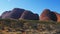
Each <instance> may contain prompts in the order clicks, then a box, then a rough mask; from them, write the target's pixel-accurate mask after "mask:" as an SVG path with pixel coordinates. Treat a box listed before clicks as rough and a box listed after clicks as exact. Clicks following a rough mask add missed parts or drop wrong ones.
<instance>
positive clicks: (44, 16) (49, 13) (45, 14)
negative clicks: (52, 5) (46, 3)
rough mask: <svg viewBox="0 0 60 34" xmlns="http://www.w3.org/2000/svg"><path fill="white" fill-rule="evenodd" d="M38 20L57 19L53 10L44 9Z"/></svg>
mask: <svg viewBox="0 0 60 34" xmlns="http://www.w3.org/2000/svg"><path fill="white" fill-rule="evenodd" d="M40 20H41V21H57V16H56V14H55V13H54V12H52V11H50V10H49V9H45V10H43V12H42V14H41V15H40Z"/></svg>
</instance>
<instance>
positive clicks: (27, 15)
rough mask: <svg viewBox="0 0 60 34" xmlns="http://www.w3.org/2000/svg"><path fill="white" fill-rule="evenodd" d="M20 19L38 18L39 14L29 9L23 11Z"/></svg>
mask: <svg viewBox="0 0 60 34" xmlns="http://www.w3.org/2000/svg"><path fill="white" fill-rule="evenodd" d="M20 19H26V20H38V19H39V16H38V14H34V13H32V12H31V11H27V10H26V11H24V12H23V14H22V16H21V18H20Z"/></svg>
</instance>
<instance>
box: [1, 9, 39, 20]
mask: <svg viewBox="0 0 60 34" xmlns="http://www.w3.org/2000/svg"><path fill="white" fill-rule="evenodd" d="M1 17H2V19H6V18H8V19H19V18H21V19H28V20H38V19H39V16H38V14H34V13H32V12H31V11H27V10H24V9H20V8H14V9H13V10H11V11H5V12H4V13H3V14H2V15H1Z"/></svg>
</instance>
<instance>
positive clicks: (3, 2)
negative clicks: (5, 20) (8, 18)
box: [0, 0, 60, 15]
mask: <svg viewBox="0 0 60 34" xmlns="http://www.w3.org/2000/svg"><path fill="white" fill-rule="evenodd" d="M13 8H23V9H26V10H31V11H32V12H33V13H38V14H41V12H42V11H43V9H45V8H48V9H50V10H53V11H56V12H58V13H60V0H0V15H1V14H2V13H3V12H4V11H7V10H12V9H13Z"/></svg>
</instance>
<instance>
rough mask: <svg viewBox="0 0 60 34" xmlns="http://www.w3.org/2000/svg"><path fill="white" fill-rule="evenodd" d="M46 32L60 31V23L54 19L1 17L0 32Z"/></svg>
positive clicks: (43, 33) (55, 32)
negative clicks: (39, 19)
mask: <svg viewBox="0 0 60 34" xmlns="http://www.w3.org/2000/svg"><path fill="white" fill-rule="evenodd" d="M46 33H47V34H53V33H54V34H57V33H60V23H57V22H53V21H38V20H13V19H0V34H46Z"/></svg>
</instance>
